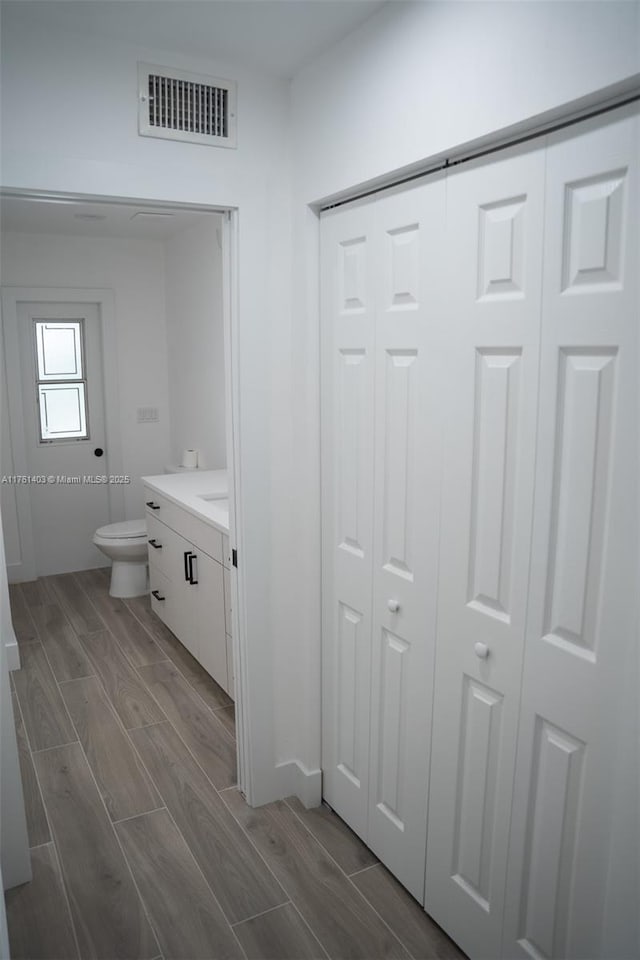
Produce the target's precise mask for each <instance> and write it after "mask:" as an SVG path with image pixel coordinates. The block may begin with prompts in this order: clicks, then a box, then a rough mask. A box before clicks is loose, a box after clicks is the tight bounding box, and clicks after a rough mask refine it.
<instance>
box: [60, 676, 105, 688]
mask: <svg viewBox="0 0 640 960" xmlns="http://www.w3.org/2000/svg"><path fill="white" fill-rule="evenodd" d="M93 677H95V679H96V680H99V679H100V678H99V677H98V674H97V673H87V674H86V675H85V676H83V677H71V678H70V679H69V680H56V683H57V684H58V686H59V687H63V686H64V685H65V684H66V683H77V682H78V680H91V679H92V678H93ZM54 679H55V674H54Z"/></svg>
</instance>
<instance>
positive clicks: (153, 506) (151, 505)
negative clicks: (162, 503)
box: [146, 500, 160, 510]
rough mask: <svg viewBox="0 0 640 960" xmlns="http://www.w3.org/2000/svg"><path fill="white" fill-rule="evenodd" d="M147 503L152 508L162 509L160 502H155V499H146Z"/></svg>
mask: <svg viewBox="0 0 640 960" xmlns="http://www.w3.org/2000/svg"><path fill="white" fill-rule="evenodd" d="M146 505H147V506H148V507H150V508H151V509H152V510H159V509H160V507H159V506H158V504H157V503H154V502H153V500H147V501H146Z"/></svg>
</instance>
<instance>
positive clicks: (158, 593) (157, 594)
mask: <svg viewBox="0 0 640 960" xmlns="http://www.w3.org/2000/svg"><path fill="white" fill-rule="evenodd" d="M151 596H152V597H155V598H156V600H164V599H165V598H164V597H161V596H160V591H159V590H152V591H151Z"/></svg>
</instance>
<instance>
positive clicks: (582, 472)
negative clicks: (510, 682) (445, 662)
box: [504, 114, 640, 960]
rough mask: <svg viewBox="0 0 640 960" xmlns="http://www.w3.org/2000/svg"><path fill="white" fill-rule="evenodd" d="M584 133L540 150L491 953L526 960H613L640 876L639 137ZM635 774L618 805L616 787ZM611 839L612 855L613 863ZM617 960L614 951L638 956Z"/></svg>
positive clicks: (630, 124) (631, 121)
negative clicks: (523, 529) (519, 589)
mask: <svg viewBox="0 0 640 960" xmlns="http://www.w3.org/2000/svg"><path fill="white" fill-rule="evenodd" d="M585 126H586V129H584V128H585ZM582 129H583V130H584V132H582V133H580V134H579V135H578V131H576V130H568V131H564V132H562V133H560V134H556V135H554V136H553V137H551V138H550V141H549V147H548V153H547V190H546V192H547V200H546V226H545V230H546V241H545V264H544V299H543V319H542V359H541V377H540V402H539V432H538V455H537V469H536V498H535V509H534V536H533V549H532V563H531V586H530V595H529V609H528V615H527V626H526V645H525V651H526V652H525V662H524V674H523V690H522V708H521V712H520V730H519V747H518V764H517V771H516V784H515V793H514V802H513V820H512V828H511V842H510V849H509V875H508V885H507V889H508V897H507V911H506V927H505V942H504V955H505V956H508V957H522V958H525V957H532V958H535V960H538V958H547V957H562V958H579V957H580V958H582V957H602V956H605V957H611V956H613V955H614V954H613V953H612V952H610V949H609V948H607V946H606V944H605V943H604V941H603V933H604V911H605V898H606V897H609V900H610V902H611V903H614V904H615V909H616V913H617V915H618V916H619V917H621V918H626V923H627V924H628V925H629V924H630V923H632V922H634V921H633V918H634V917H636V915H637V910H638V888H637V880H636V887H635V892H634V888H633V887H632V886H631V885H629V884H627V883H626V882H620V880H619V877H620V875H621V874H620V871H621V868H622V867H623V861H624V860H625V858H627V857H628V856H629V855H630V856H631V859H632V861H633V859H634V858H635V863H636V867H637V857H638V844H639V836H638V806H637V805H638V794H637V776H638V770H637V763H638V755H637V748H638V740H637V736H638V728H637V722H638V721H637V696H638V694H637V677H638V675H637V622H636V621H635V613H636V610H637V608H636V599H637V592H638V581H637V569H638V566H637V563H638V559H637V550H638V514H637V509H638V459H637V458H638V448H637V437H638V323H639V321H640V301H639V293H638V276H639V273H640V260H639V255H638V218H639V214H640V207H639V199H638V192H637V190H638V187H637V178H638V135H639V128H638V120H637V116H636V117H634V116H633V115H632V116H631V117H630V118H627V117H624V116H623V118H620V117H619V114H618V116H617V117H616V115H613V116H609V117H606V118H603V119H599V120H598V121H597V122H590V123H589V124H588V125H583V126H582ZM629 673H631V675H632V676H633V677H634V678H635V679H634V680H633V681H632V686H631V688H629V685H628V684H626V683H625V675H628V674H629ZM625 689H626V690H627V691H628V693H627V695H626V697H625V695H624V692H625ZM625 744H626V745H625ZM634 767H635V777H633V776H632V777H631V778H630V784H629V786H628V788H627V789H626V790H625V791H624V793H623V794H622V795H621V799H620V802H617V798H616V783H617V782H619V781H620V778H621V776H623V771H624V770H626V769H628V768H630V769H631V771H633V769H634ZM634 780H635V784H636V789H635V790H634V789H633V783H634ZM616 830H617V831H619V832H620V833H621V836H622V837H623V838H624V840H623V849H622V850H621V851H620V852H619V853H618V857H617V859H616V858H614V859H611V860H610V849H611V844H612V840H613V837H614V831H616ZM636 947H637V943H636ZM626 950H627V951H628V952H623V953H622V954H620V953H618V954H617V955H618V956H620V955H622V956H635V955H636V951H635V950H633V948H629V946H628V945H627V948H626Z"/></svg>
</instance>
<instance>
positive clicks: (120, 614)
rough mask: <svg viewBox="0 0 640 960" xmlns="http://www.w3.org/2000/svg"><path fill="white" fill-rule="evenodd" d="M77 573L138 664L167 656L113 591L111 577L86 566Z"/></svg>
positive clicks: (107, 622)
mask: <svg viewBox="0 0 640 960" xmlns="http://www.w3.org/2000/svg"><path fill="white" fill-rule="evenodd" d="M74 576H75V579H76V581H77V583H78V585H79V586H80V587H81V588H82V589H83V590H84V592H85V593H86V594H87V596H88V597H89V599H90V600H91V602H92V603H93V605H94V607H95V608H96V610H97V612H98V614H99V616H100V618H101V619H102V620H103V621H104V623H105V625H106V626H107V628H108V629H109V631H110V632H111V634H112V635H113V636H114V637H115V638H116V640H117V641H118V643H119V644H120V646H121V647H122V649H123V651H124V652H125V654H126V655H127V657H128V658H129V660H130V661H131V663H132V664H133V665H134V666H135V667H142V666H144V665H145V664H147V663H157V662H158V661H159V660H166V659H167V655H166V653H165V652H164V651H163V650H161V649H160V647H159V646H158V645H157V644H156V642H155V641H154V639H153V637H152V636H151V635H150V634H149V633H148V631H147V630H145V628H144V627H143V626H142V624H141V623H140V621H139V620H138V619H137V618H136V617H134V615H133V614H132V613H131V611H130V610H129V608H128V607H127V605H126V603H125V602H124V601H123V600H120V599H119V598H118V597H112V596H111V595H110V594H109V581H108V580H105V578H104V577H103V576H102V573H101V571H99V570H83V571H82V572H81V573H76V574H74Z"/></svg>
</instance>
